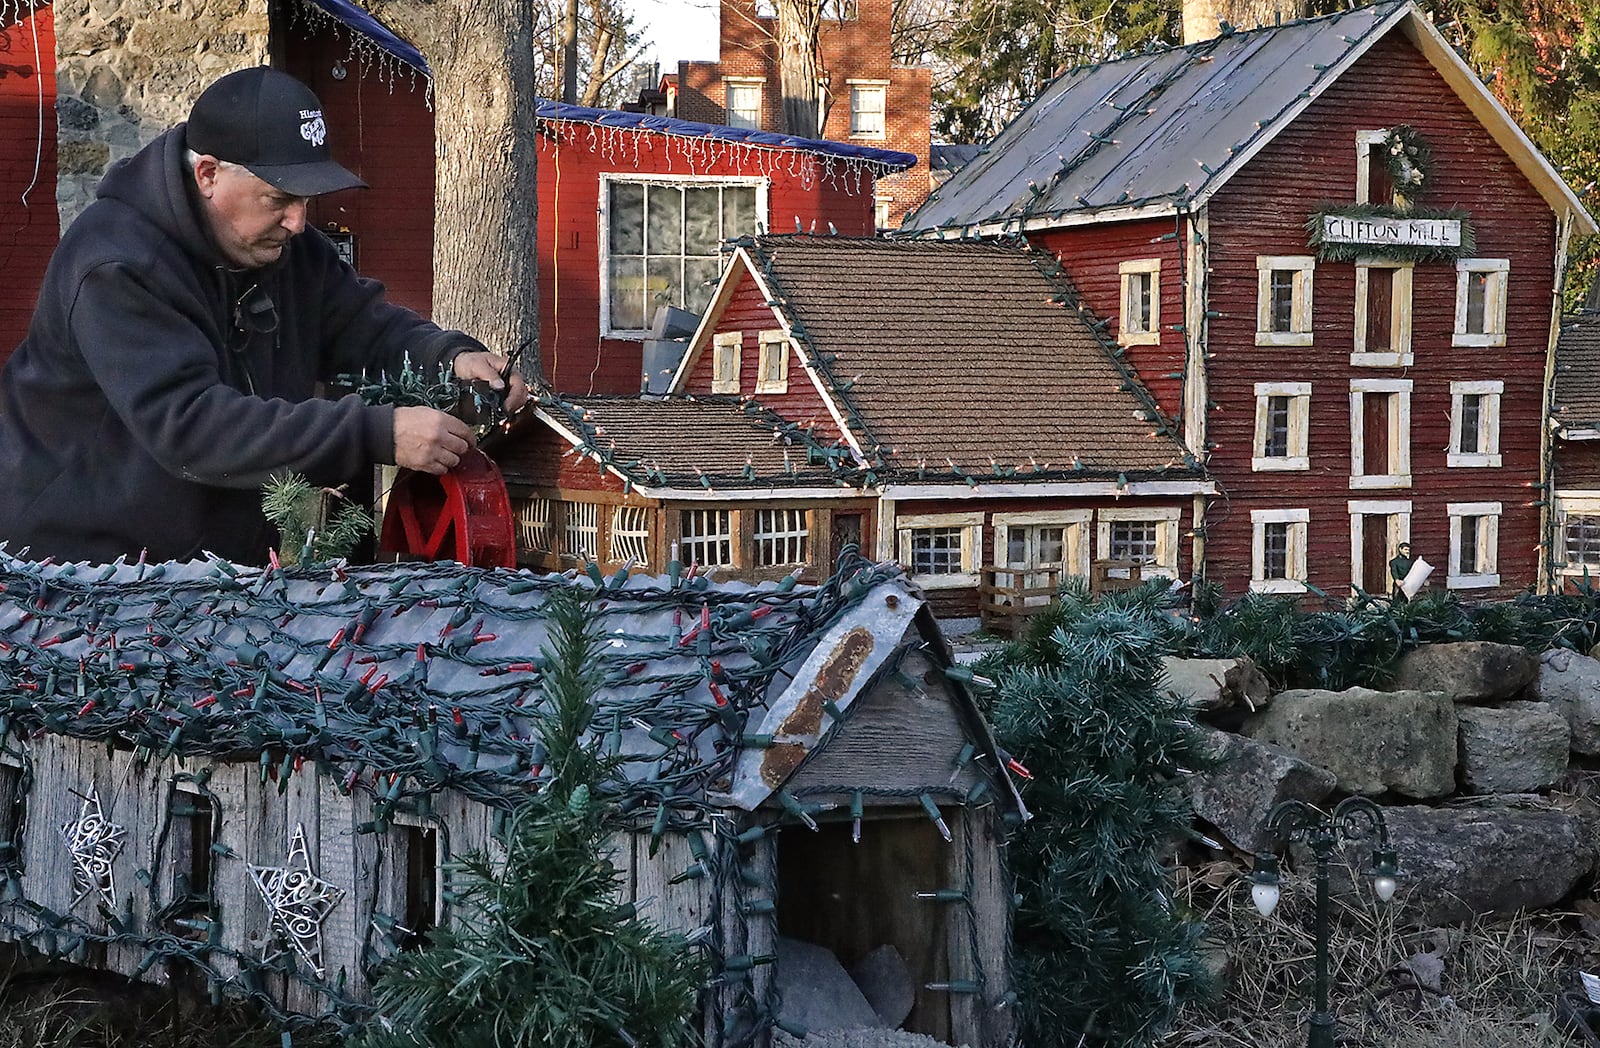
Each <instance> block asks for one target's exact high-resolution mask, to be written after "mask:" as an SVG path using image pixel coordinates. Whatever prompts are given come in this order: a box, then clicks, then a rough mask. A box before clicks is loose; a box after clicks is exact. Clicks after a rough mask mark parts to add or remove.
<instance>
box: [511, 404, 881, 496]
mask: <svg viewBox="0 0 1600 1048" xmlns="http://www.w3.org/2000/svg"><path fill="white" fill-rule="evenodd" d="M538 414H539V416H540V418H541V419H542V420H544V421H545V422H546V423H547V424H549V425H552V426H554V427H555V428H556V429H557V430H558V431H559V432H562V433H563V435H565V436H566V437H567V439H569V440H576V441H578V444H577V446H578V447H580V448H582V449H583V451H584V452H585V453H586V454H588V455H590V456H591V457H592V458H595V459H596V460H597V461H599V462H600V463H601V464H603V465H605V466H607V467H609V468H611V469H613V470H614V471H616V473H617V474H618V475H619V476H621V477H622V478H623V479H624V480H625V481H626V482H628V483H629V484H631V485H632V486H634V487H640V488H646V489H662V488H674V489H694V490H698V489H701V488H706V489H718V490H726V489H732V488H762V489H767V488H785V487H809V488H817V487H832V486H835V485H852V484H857V483H859V481H860V478H859V475H858V473H857V471H856V470H855V462H854V460H853V459H852V458H851V455H850V451H849V449H848V448H846V447H842V446H839V445H837V444H834V445H824V444H823V443H821V442H820V441H818V440H816V439H815V438H814V437H813V436H812V435H811V433H810V431H809V430H808V429H807V428H806V427H804V426H799V425H796V424H794V423H792V422H789V421H786V420H785V419H783V418H780V417H779V416H777V415H775V414H773V413H772V412H771V411H768V410H766V409H765V408H762V407H761V406H760V405H758V404H755V403H752V402H749V401H745V402H741V401H740V400H739V399H738V398H736V397H665V398H660V397H650V398H645V397H638V396H632V397H605V396H597V397H577V398H574V397H559V396H545V397H543V398H541V400H540V405H539V412H538Z"/></svg>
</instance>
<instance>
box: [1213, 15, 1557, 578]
mask: <svg viewBox="0 0 1600 1048" xmlns="http://www.w3.org/2000/svg"><path fill="white" fill-rule="evenodd" d="M1402 123H1409V124H1410V125H1412V126H1413V127H1415V128H1416V129H1417V130H1418V131H1419V132H1420V133H1421V134H1422V136H1423V137H1424V138H1425V139H1426V140H1427V142H1428V143H1429V145H1430V146H1431V147H1432V151H1433V159H1434V170H1435V173H1434V182H1433V188H1432V190H1431V192H1430V193H1429V194H1428V196H1427V198H1426V199H1425V200H1424V201H1423V204H1424V206H1432V207H1459V208H1463V209H1465V210H1467V211H1468V212H1470V213H1471V216H1472V221H1473V224H1474V227H1475V229H1476V232H1477V249H1476V252H1475V255H1476V256H1478V257H1484V258H1506V259H1509V260H1510V276H1509V287H1508V303H1507V312H1506V326H1507V332H1508V334H1507V339H1506V345H1505V346H1504V347H1503V348H1466V347H1462V348H1456V347H1452V346H1451V332H1452V330H1453V326H1454V319H1455V288H1456V272H1455V266H1454V264H1453V263H1448V262H1446V263H1440V262H1434V263H1424V264H1419V265H1418V266H1417V267H1416V269H1415V273H1414V288H1413V299H1412V301H1413V308H1412V318H1413V319H1412V352H1413V354H1414V356H1415V365H1414V366H1412V367H1409V368H1385V367H1353V366H1351V364H1350V362H1349V359H1350V358H1349V355H1350V352H1351V343H1352V337H1353V328H1354V316H1355V267H1354V265H1353V263H1349V262H1345V263H1319V264H1318V265H1317V267H1316V271H1315V276H1314V285H1313V286H1314V293H1315V301H1314V305H1313V321H1314V347H1294V348H1286V347H1257V346H1256V345H1255V327H1256V299H1257V271H1256V256H1257V255H1287V254H1298V255H1304V254H1310V253H1311V250H1310V249H1309V248H1308V247H1307V246H1306V235H1305V231H1304V228H1303V224H1304V222H1305V220H1306V218H1307V217H1308V216H1309V215H1310V213H1311V212H1312V211H1313V210H1315V209H1316V208H1317V207H1319V206H1320V205H1322V204H1325V203H1328V202H1350V201H1352V200H1353V199H1354V185H1355V141H1356V132H1358V131H1361V130H1371V129H1378V128H1384V127H1390V126H1394V125H1397V124H1402ZM1554 238H1555V222H1554V217H1553V216H1552V214H1551V211H1550V208H1549V207H1548V206H1547V205H1546V204H1545V202H1544V201H1543V200H1542V199H1541V198H1540V197H1539V196H1538V194H1537V193H1536V192H1535V191H1534V189H1533V187H1532V186H1531V185H1530V184H1529V183H1528V182H1527V181H1526V180H1525V179H1524V178H1523V177H1522V175H1521V173H1520V172H1519V171H1518V170H1517V169H1516V167H1515V166H1514V165H1513V163H1512V162H1511V160H1510V158H1509V157H1508V156H1507V155H1506V154H1505V153H1504V152H1503V151H1502V150H1501V149H1500V148H1499V147H1498V146H1497V145H1496V144H1495V143H1494V142H1493V141H1492V140H1491V139H1490V137H1489V135H1488V134H1487V133H1486V132H1485V131H1484V130H1483V128H1482V127H1481V126H1480V125H1479V124H1478V122H1477V120H1476V119H1475V118H1474V117H1473V116H1472V114H1471V112H1470V111H1469V110H1468V109H1467V107H1466V106H1465V105H1464V104H1463V103H1462V102H1461V101H1460V100H1459V99H1457V98H1456V97H1455V96H1454V95H1453V94H1452V93H1451V92H1450V91H1449V89H1448V88H1447V87H1446V86H1445V84H1444V82H1443V81H1442V80H1441V79H1440V77H1439V76H1438V74H1437V73H1436V72H1435V71H1434V70H1433V69H1432V67H1431V66H1429V65H1428V63H1427V62H1426V60H1425V59H1423V58H1422V56H1421V55H1420V54H1419V53H1418V52H1417V51H1416V50H1415V49H1413V48H1412V47H1411V45H1410V44H1409V43H1407V42H1405V41H1404V40H1403V39H1402V38H1401V37H1400V36H1399V35H1398V34H1395V35H1393V36H1391V37H1390V38H1389V39H1387V40H1385V41H1383V42H1381V43H1380V44H1379V45H1377V46H1376V47H1375V48H1374V49H1373V50H1372V52H1370V53H1369V54H1368V55H1366V56H1365V57H1364V58H1363V59H1362V60H1361V61H1360V62H1358V63H1357V64H1356V65H1355V66H1354V68H1352V69H1351V70H1350V71H1349V72H1348V73H1346V74H1345V75H1344V76H1343V77H1342V78H1341V79H1340V80H1339V82H1338V83H1337V84H1335V85H1333V86H1332V87H1331V88H1330V89H1329V90H1328V91H1327V92H1326V93H1325V94H1324V95H1323V96H1322V97H1321V98H1319V99H1318V100H1317V101H1316V102H1315V103H1313V104H1312V105H1311V106H1310V107H1309V108H1308V109H1307V110H1306V111H1305V112H1304V113H1303V114H1302V115H1301V117H1300V118H1299V119H1298V120H1297V121H1296V122H1295V123H1294V125H1293V126H1291V127H1290V128H1288V129H1286V130H1285V131H1284V132H1282V133H1281V134H1280V135H1279V136H1278V137H1277V139H1276V140H1275V141H1273V142H1272V143H1271V144H1270V145H1268V146H1267V147H1266V148H1265V149H1264V150H1263V151H1262V152H1261V153H1260V154H1259V155H1258V156H1257V157H1256V158H1255V159H1254V160H1253V161H1252V162H1251V163H1250V164H1249V165H1247V166H1246V167H1245V168H1244V170H1242V171H1241V172H1240V173H1239V174H1238V175H1236V176H1235V177H1234V178H1233V179H1232V181H1230V183H1229V184H1228V185H1227V186H1226V187H1225V188H1224V189H1223V190H1222V191H1221V192H1220V193H1219V194H1218V195H1217V196H1216V197H1215V198H1214V199H1213V200H1212V202H1211V207H1210V249H1211V255H1210V267H1211V279H1210V297H1209V303H1208V305H1209V307H1210V308H1211V309H1213V310H1216V311H1218V312H1219V313H1220V316H1217V317H1216V318H1215V319H1213V320H1212V321H1211V324H1210V329H1209V338H1210V341H1209V350H1210V353H1211V354H1212V359H1211V361H1210V363H1209V366H1208V367H1209V393H1210V397H1211V399H1212V400H1213V401H1215V402H1217V403H1218V404H1219V405H1220V408H1219V409H1217V410H1215V411H1213V412H1212V413H1211V414H1210V416H1209V423H1208V424H1209V438H1210V441H1211V442H1212V443H1213V444H1214V445H1216V447H1215V450H1214V451H1213V452H1212V456H1211V460H1210V464H1211V468H1212V470H1213V472H1214V474H1215V476H1216V478H1217V480H1218V483H1219V487H1220V488H1221V489H1222V490H1223V491H1224V492H1225V493H1226V497H1225V498H1219V499H1218V500H1216V503H1215V506H1214V509H1213V511H1212V514H1211V521H1210V524H1209V528H1208V542H1207V548H1206V553H1207V568H1208V572H1209V573H1210V575H1211V576H1212V577H1213V578H1214V579H1217V580H1220V581H1223V582H1224V583H1225V584H1226V585H1227V587H1228V589H1229V590H1230V591H1233V592H1237V591H1239V590H1242V589H1244V588H1245V587H1246V586H1247V585H1248V580H1249V578H1250V570H1251V522H1250V511H1251V510H1252V509H1266V508H1274V509H1286V508H1306V509H1308V510H1309V511H1310V517H1311V523H1310V527H1309V543H1308V549H1309V553H1308V558H1307V559H1308V566H1309V570H1310V581H1311V582H1312V583H1313V584H1314V585H1316V586H1318V587H1321V588H1324V589H1326V590H1328V591H1329V592H1330V593H1341V592H1344V590H1345V587H1346V586H1348V584H1349V581H1350V578H1351V566H1350V516H1349V510H1348V506H1347V502H1348V501H1349V500H1352V499H1360V500H1410V502H1411V503H1412V514H1411V536H1412V544H1413V548H1414V549H1415V551H1416V553H1417V554H1418V555H1419V556H1421V557H1423V558H1424V559H1426V560H1427V561H1429V562H1430V563H1431V564H1433V565H1435V567H1436V569H1437V571H1436V574H1435V576H1434V578H1433V580H1432V581H1431V582H1430V585H1431V586H1439V587H1442V586H1443V585H1444V576H1445V574H1446V572H1447V569H1448V565H1447V564H1446V561H1447V556H1448V550H1449V519H1448V516H1447V514H1446V508H1445V507H1446V504H1447V503H1450V502H1499V503H1501V504H1502V510H1503V515H1502V516H1501V517H1500V524H1499V528H1500V538H1499V550H1498V561H1499V572H1500V576H1501V580H1502V585H1501V586H1500V588H1499V590H1498V591H1494V590H1474V591H1466V592H1465V593H1464V595H1465V596H1469V597H1482V596H1488V595H1496V594H1506V593H1510V592H1513V591H1515V590H1517V589H1520V588H1522V587H1524V586H1526V585H1528V584H1529V583H1531V582H1533V581H1535V575H1536V571H1537V554H1536V550H1535V547H1536V545H1537V543H1538V540H1539V534H1538V522H1539V511H1538V509H1537V508H1535V507H1534V506H1532V505H1531V503H1532V502H1533V501H1534V500H1535V499H1536V498H1537V496H1536V495H1535V494H1534V492H1533V489H1532V487H1531V485H1532V484H1534V483H1536V482H1537V480H1538V477H1539V440H1540V431H1541V429H1540V428H1541V425H1542V416H1543V410H1542V402H1541V387H1542V382H1543V374H1544V361H1545V352H1546V345H1547V340H1548V337H1549V332H1550V307H1551V297H1550V295H1551V290H1550V289H1551V287H1552V286H1553V265H1554V263H1553V256H1554V252H1555V239H1554ZM1360 378H1366V379H1410V380H1412V382H1413V383H1414V385H1413V388H1412V396H1411V477H1412V485H1411V487H1409V488H1391V489H1382V490H1370V489H1368V490H1351V489H1350V488H1349V475H1350V407H1349V391H1350V382H1351V380H1352V379H1360ZM1481 380H1499V381H1502V382H1504V383H1505V392H1504V396H1503V397H1502V399H1501V404H1500V452H1501V455H1502V463H1503V464H1502V466H1501V467H1500V468H1497V469H1469V468H1453V469H1452V468H1447V467H1446V464H1445V462H1446V448H1447V446H1448V443H1449V437H1450V411H1451V394H1450V383H1451V382H1452V381H1481ZM1297 381H1298V382H1310V383H1311V384H1312V397H1311V419H1310V422H1311V425H1310V459H1311V467H1312V468H1311V470H1310V471H1307V472H1271V473H1253V472H1251V467H1250V459H1251V455H1252V442H1253V439H1254V432H1253V431H1254V425H1255V396H1254V389H1253V386H1254V383H1257V382H1297ZM1369 472H1372V470H1371V469H1370V467H1369ZM1368 581H1369V584H1370V580H1368Z"/></svg>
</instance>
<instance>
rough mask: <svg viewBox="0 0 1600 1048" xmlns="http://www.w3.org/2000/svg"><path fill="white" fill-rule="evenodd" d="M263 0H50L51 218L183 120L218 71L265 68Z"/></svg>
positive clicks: (65, 212)
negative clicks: (54, 131) (54, 127)
mask: <svg viewBox="0 0 1600 1048" xmlns="http://www.w3.org/2000/svg"><path fill="white" fill-rule="evenodd" d="M268 3H269V0H145V2H142V3H138V4H133V3H127V2H126V0H56V3H55V19H56V92H57V95H56V118H57V123H58V125H59V135H58V139H59V141H58V152H57V172H58V174H57V185H56V210H57V212H58V213H59V215H60V218H61V228H62V230H65V229H66V228H67V226H68V225H70V224H71V223H72V220H73V219H74V218H76V217H77V216H78V214H79V213H80V212H82V211H83V209H84V208H85V207H87V206H88V205H89V203H90V201H92V200H93V199H94V190H95V186H97V185H98V184H99V182H100V178H101V176H103V175H104V174H105V173H106V168H108V167H110V166H111V164H112V163H113V162H115V161H117V160H120V159H122V158H123V157H126V156H131V155H133V154H134V153H136V152H138V151H139V149H140V148H141V147H143V146H144V145H146V144H148V143H149V142H150V141H151V140H153V139H154V138H156V136H158V135H160V134H161V133H162V132H163V131H166V130H167V129H169V128H171V127H172V126H173V125H175V124H177V123H179V122H181V121H182V120H183V119H184V118H185V117H187V116H188V113H189V106H190V105H191V104H192V103H193V102H194V99H195V97H196V96H197V95H199V93H200V91H201V90H202V89H203V88H204V87H205V86H206V85H207V84H209V83H211V81H213V80H215V79H216V78H217V77H219V76H221V75H223V74H224V73H229V72H232V71H233V70H235V69H243V68H246V67H248V66H253V65H263V64H265V63H266V62H267V61H268V42H269V18H268V10H267V9H268Z"/></svg>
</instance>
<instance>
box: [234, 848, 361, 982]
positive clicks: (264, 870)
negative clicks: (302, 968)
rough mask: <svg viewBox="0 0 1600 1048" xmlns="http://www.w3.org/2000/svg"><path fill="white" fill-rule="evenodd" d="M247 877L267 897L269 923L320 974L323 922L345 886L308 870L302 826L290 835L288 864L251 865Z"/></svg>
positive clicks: (307, 857) (335, 904) (262, 895)
mask: <svg viewBox="0 0 1600 1048" xmlns="http://www.w3.org/2000/svg"><path fill="white" fill-rule="evenodd" d="M250 879H251V880H253V881H255V882H256V888H257V889H258V890H259V891H260V892H261V898H262V899H264V900H265V901H266V904H267V910H268V912H269V913H270V915H271V916H270V919H269V921H268V924H269V926H270V927H271V928H272V930H273V931H275V932H277V933H278V934H280V935H282V936H283V937H284V938H285V939H287V940H288V942H289V945H290V946H292V947H293V948H294V952H295V953H298V954H299V955H300V957H301V958H302V959H303V960H304V961H305V962H306V963H307V964H309V965H310V966H311V969H312V971H314V972H316V974H317V976H318V978H321V976H322V975H323V974H324V972H323V966H322V922H323V921H325V920H326V919H327V917H328V914H329V913H331V912H333V908H334V907H335V906H338V905H339V900H341V899H343V898H344V889H343V888H341V887H339V886H338V885H336V884H330V883H329V882H328V881H325V880H323V879H322V878H321V877H318V876H317V875H316V874H315V873H313V872H312V871H311V857H310V855H309V854H307V852H306V830H305V827H304V826H296V827H295V828H294V836H293V837H291V838H289V861H288V864H287V865H285V866H251V867H250Z"/></svg>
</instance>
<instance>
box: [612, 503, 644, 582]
mask: <svg viewBox="0 0 1600 1048" xmlns="http://www.w3.org/2000/svg"><path fill="white" fill-rule="evenodd" d="M611 559H612V560H615V561H630V560H631V561H633V562H634V563H635V564H636V565H638V566H639V567H641V568H643V567H649V565H650V510H649V509H648V508H646V507H644V506H617V507H614V508H613V509H612V510H611Z"/></svg>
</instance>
